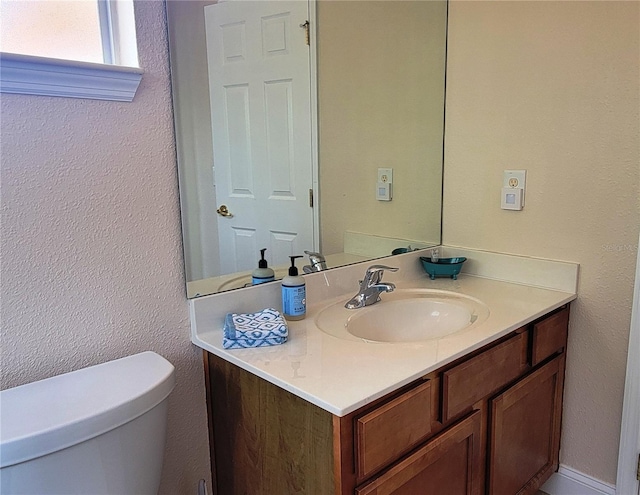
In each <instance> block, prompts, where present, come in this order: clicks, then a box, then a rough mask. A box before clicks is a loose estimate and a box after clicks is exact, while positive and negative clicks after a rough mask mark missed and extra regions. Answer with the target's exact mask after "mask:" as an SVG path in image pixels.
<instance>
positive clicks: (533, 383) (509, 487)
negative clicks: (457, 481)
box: [488, 354, 564, 495]
mask: <svg viewBox="0 0 640 495" xmlns="http://www.w3.org/2000/svg"><path fill="white" fill-rule="evenodd" d="M563 375H564V354H562V355H560V356H558V357H557V358H555V359H554V360H553V361H550V362H549V363H547V364H546V365H544V366H542V367H541V368H539V369H538V370H536V371H534V372H533V373H531V374H530V375H528V376H526V377H525V378H523V379H522V380H520V381H519V382H518V383H516V384H515V385H513V386H512V387H511V388H509V389H508V390H506V391H505V392H504V393H502V394H500V395H498V396H497V397H496V398H495V399H493V400H492V401H491V403H490V411H491V417H490V425H489V428H490V431H489V469H488V475H489V478H488V488H489V490H488V492H489V493H490V494H493V495H512V494H530V493H535V492H536V490H537V489H538V487H539V486H540V485H541V484H542V483H543V482H544V481H546V479H547V478H549V476H550V475H551V473H552V472H553V471H555V470H556V469H557V468H558V450H559V446H560V420H561V415H562V385H563Z"/></svg>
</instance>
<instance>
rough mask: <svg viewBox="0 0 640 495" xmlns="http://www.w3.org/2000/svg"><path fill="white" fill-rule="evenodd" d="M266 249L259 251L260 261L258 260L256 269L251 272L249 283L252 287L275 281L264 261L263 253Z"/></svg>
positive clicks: (272, 272)
mask: <svg viewBox="0 0 640 495" xmlns="http://www.w3.org/2000/svg"><path fill="white" fill-rule="evenodd" d="M266 250H267V248H264V249H261V250H260V258H261V259H260V260H258V268H256V269H255V270H253V272H251V283H252V284H253V285H257V284H264V283H265V282H273V281H274V280H275V279H276V274H275V273H274V271H273V270H272V269H271V268H269V267H268V266H267V260H265V259H264V252H265V251H266Z"/></svg>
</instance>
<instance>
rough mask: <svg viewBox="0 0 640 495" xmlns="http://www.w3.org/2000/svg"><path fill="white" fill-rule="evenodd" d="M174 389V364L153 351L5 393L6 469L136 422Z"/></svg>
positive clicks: (0, 451)
mask: <svg viewBox="0 0 640 495" xmlns="http://www.w3.org/2000/svg"><path fill="white" fill-rule="evenodd" d="M174 385H175V376H174V367H173V365H172V364H171V363H170V362H169V361H167V360H166V359H164V358H163V357H161V356H159V355H158V354H156V353H154V352H150V351H147V352H142V353H140V354H135V355H133V356H128V357H125V358H122V359H117V360H115V361H109V362H107V363H103V364H99V365H97V366H91V367H88V368H84V369H81V370H77V371H73V372H71V373H65V374H63V375H58V376H54V377H51V378H47V379H45V380H40V381H37V382H33V383H28V384H26V385H21V386H19V387H15V388H11V389H7V390H3V391H0V468H4V467H8V466H11V465H13V464H17V463H20V462H25V461H28V460H31V459H35V458H37V457H40V456H43V455H46V454H50V453H52V452H56V451H58V450H61V449H64V448H67V447H70V446H72V445H75V444H77V443H80V442H83V441H86V440H88V439H90V438H93V437H96V436H98V435H101V434H102V433H105V432H107V431H109V430H112V429H113V428H117V427H118V426H121V425H123V424H124V423H127V422H129V421H132V420H133V419H135V418H137V417H138V416H140V415H142V414H144V413H146V412H147V411H149V410H150V409H152V408H153V407H155V406H156V405H158V404H159V403H160V402H162V401H163V400H164V399H165V398H166V397H167V396H168V395H169V393H171V390H173V387H174Z"/></svg>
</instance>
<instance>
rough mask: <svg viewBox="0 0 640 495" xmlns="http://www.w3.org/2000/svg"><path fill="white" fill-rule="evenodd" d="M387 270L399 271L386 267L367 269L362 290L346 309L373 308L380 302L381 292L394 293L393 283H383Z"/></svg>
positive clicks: (373, 266) (361, 286)
mask: <svg viewBox="0 0 640 495" xmlns="http://www.w3.org/2000/svg"><path fill="white" fill-rule="evenodd" d="M385 270H389V271H390V272H397V271H398V269H397V268H392V267H390V266H384V265H372V266H370V267H369V268H367V271H366V272H365V274H364V279H362V280H361V281H360V290H359V291H358V293H357V294H356V295H355V296H353V297H352V298H351V299H350V300H349V302H347V304H345V305H344V307H345V308H347V309H358V308H364V307H365V306H371V305H372V304H375V303H377V302H378V301H379V300H380V293H381V292H393V291H394V290H395V288H396V286H395V285H394V284H392V283H391V282H383V281H382V275H384V271H385Z"/></svg>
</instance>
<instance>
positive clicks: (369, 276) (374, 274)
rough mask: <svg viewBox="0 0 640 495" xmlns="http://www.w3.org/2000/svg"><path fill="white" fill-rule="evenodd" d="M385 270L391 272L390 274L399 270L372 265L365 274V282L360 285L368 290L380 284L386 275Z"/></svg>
mask: <svg viewBox="0 0 640 495" xmlns="http://www.w3.org/2000/svg"><path fill="white" fill-rule="evenodd" d="M385 270H389V271H390V272H397V271H398V268H394V267H392V266H386V265H371V266H370V267H369V268H367V271H366V273H365V274H364V280H363V281H362V282H361V283H360V285H361V286H364V287H365V288H366V287H371V286H372V285H376V284H379V283H380V281H381V280H382V275H383V274H384V271H385Z"/></svg>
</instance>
